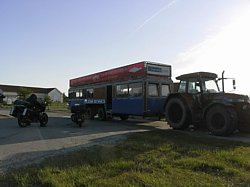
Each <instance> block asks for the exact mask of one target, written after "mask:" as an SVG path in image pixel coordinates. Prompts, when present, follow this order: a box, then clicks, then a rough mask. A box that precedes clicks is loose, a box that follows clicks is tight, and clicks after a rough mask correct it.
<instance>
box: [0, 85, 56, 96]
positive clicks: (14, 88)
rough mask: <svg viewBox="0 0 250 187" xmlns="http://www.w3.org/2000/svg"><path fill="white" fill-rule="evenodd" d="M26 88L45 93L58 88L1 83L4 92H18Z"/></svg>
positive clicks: (0, 86) (0, 87)
mask: <svg viewBox="0 0 250 187" xmlns="http://www.w3.org/2000/svg"><path fill="white" fill-rule="evenodd" d="M20 88H25V89H29V90H31V91H32V92H33V93H43V94H48V93H50V92H51V91H52V90H54V89H56V88H39V87H28V86H14V85H2V84H0V89H1V90H2V91H3V92H17V90H18V89H20Z"/></svg>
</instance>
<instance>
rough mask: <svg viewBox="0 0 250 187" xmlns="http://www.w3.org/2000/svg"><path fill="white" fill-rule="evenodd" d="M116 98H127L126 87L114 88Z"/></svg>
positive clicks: (122, 85) (123, 85) (124, 85)
mask: <svg viewBox="0 0 250 187" xmlns="http://www.w3.org/2000/svg"><path fill="white" fill-rule="evenodd" d="M116 96H119V97H126V96H128V85H127V84H121V85H117V86H116Z"/></svg>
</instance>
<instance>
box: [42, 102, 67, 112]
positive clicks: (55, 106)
mask: <svg viewBox="0 0 250 187" xmlns="http://www.w3.org/2000/svg"><path fill="white" fill-rule="evenodd" d="M46 110H47V111H68V106H67V103H59V102H52V103H51V105H49V106H47V107H46Z"/></svg>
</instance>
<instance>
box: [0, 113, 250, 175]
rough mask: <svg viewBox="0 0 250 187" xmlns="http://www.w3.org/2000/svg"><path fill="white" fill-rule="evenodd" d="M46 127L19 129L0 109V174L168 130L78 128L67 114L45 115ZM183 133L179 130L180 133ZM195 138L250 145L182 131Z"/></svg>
mask: <svg viewBox="0 0 250 187" xmlns="http://www.w3.org/2000/svg"><path fill="white" fill-rule="evenodd" d="M48 115H49V122H48V125H47V127H40V125H39V124H31V126H28V127H25V128H20V127H19V126H18V124H17V119H15V118H12V117H9V116H8V111H6V110H0V172H4V171H6V170H7V169H9V168H13V167H19V166H22V165H27V164H31V163H38V162H40V161H41V160H42V159H43V158H45V157H47V156H53V155H57V154H64V153H65V152H68V151H73V150H76V149H79V148H81V147H88V146H92V145H97V144H105V143H116V142H117V141H120V140H124V139H126V135H127V134H129V133H133V132H143V131H147V130H154V129H170V128H169V126H168V125H167V123H166V122H164V121H152V120H151V121H150V120H142V119H130V120H128V121H126V122H124V121H121V120H119V119H113V120H110V121H98V120H86V122H85V123H84V126H83V127H82V128H79V127H78V126H77V125H76V124H74V123H72V121H71V120H70V117H69V115H70V114H68V113H51V112H50V113H48ZM182 132H183V131H182ZM184 133H189V134H192V135H195V136H201V137H204V136H207V137H211V138H221V139H227V140H235V141H242V142H247V143H250V134H240V133H237V134H235V135H233V136H230V137H215V136H212V135H210V134H209V133H208V132H206V131H205V132H204V131H203V132H201V131H195V132H194V131H190V130H189V131H184Z"/></svg>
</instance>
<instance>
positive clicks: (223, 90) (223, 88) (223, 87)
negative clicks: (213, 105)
mask: <svg viewBox="0 0 250 187" xmlns="http://www.w3.org/2000/svg"><path fill="white" fill-rule="evenodd" d="M224 73H225V71H223V72H222V92H223V93H224V92H225V85H224Z"/></svg>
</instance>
